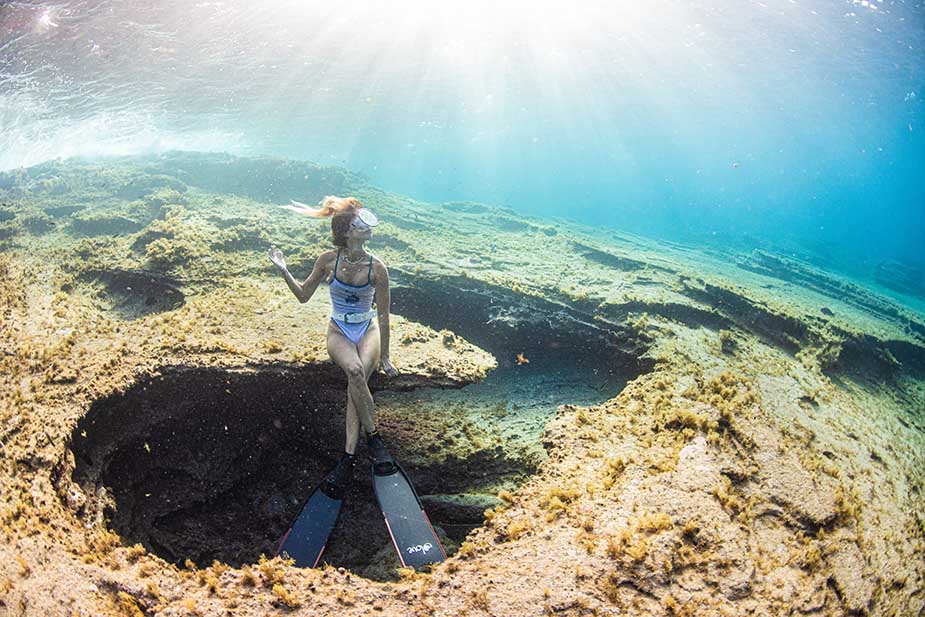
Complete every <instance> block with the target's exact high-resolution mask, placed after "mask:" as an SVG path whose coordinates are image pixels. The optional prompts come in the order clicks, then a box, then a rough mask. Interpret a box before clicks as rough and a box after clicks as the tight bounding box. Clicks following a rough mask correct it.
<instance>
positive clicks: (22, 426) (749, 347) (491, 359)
mask: <svg viewBox="0 0 925 617" xmlns="http://www.w3.org/2000/svg"><path fill="white" fill-rule="evenodd" d="M328 194H337V195H354V196H356V197H358V198H359V199H360V200H361V201H363V203H364V204H366V205H367V206H368V207H370V208H372V209H374V210H375V211H376V212H377V213H379V215H380V217H381V218H382V220H383V223H382V224H381V225H380V226H379V227H377V229H376V231H375V233H374V235H373V238H372V240H371V241H370V243H369V248H370V250H371V251H372V252H373V253H375V254H376V255H377V256H379V257H380V258H381V259H383V260H384V261H385V263H386V264H388V267H389V272H390V276H391V281H392V319H391V337H390V341H391V342H390V349H391V355H392V358H393V361H394V363H395V364H396V366H397V367H398V369H399V370H400V372H401V374H400V375H399V376H398V377H395V378H392V379H388V378H386V377H385V376H384V375H382V374H377V375H374V376H373V377H372V378H371V380H370V387H371V390H372V391H373V392H374V396H375V398H376V400H377V401H382V402H383V404H382V405H381V406H380V408H379V409H378V411H377V418H378V422H379V424H380V426H381V430H382V432H383V434H384V435H385V436H386V437H387V440H388V442H389V443H390V444H392V446H393V448H394V452H395V453H396V456H397V457H398V458H399V460H402V461H403V462H405V464H406V466H407V468H408V469H409V470H410V473H411V475H412V477H413V478H414V480H415V484H416V486H417V488H418V490H419V493H421V495H422V500H423V501H424V502H425V506H426V507H427V509H428V512H431V513H432V514H433V517H432V518H433V519H434V522H435V525H436V526H437V528H438V532H439V533H440V534H441V536H442V538H443V539H444V542H445V544H446V546H447V548H448V552H449V553H450V557H449V558H448V559H447V561H445V562H444V563H442V564H439V565H438V566H436V567H434V568H433V570H432V571H430V572H417V573H416V572H413V571H409V570H404V569H400V568H396V566H397V560H396V558H395V556H394V550H393V549H392V546H391V544H390V542H389V539H388V536H387V535H386V534H385V531H384V529H383V528H382V524H381V518H376V514H375V511H374V502H372V501H370V499H371V498H370V496H369V493H368V480H366V479H365V478H361V477H359V476H362V475H363V474H358V481H357V483H356V487H355V492H354V494H352V495H351V498H350V499H348V501H349V502H350V503H351V504H352V505H351V510H349V512H348V513H347V514H345V516H344V517H342V518H344V519H345V520H346V521H348V523H349V526H350V529H351V530H352V531H347V532H344V533H342V535H341V536H340V537H339V539H337V538H335V539H337V542H336V544H337V546H332V547H331V552H330V553H329V554H328V556H329V558H330V559H331V561H332V562H333V563H335V564H337V563H339V564H346V567H345V566H344V565H341V566H339V567H338V566H336V565H333V566H331V565H329V566H327V567H324V568H319V569H314V570H311V569H300V568H295V567H292V566H290V565H287V564H286V563H285V562H284V561H282V560H281V559H278V558H277V559H268V558H267V557H264V556H261V555H262V554H263V555H272V553H273V547H274V546H275V543H276V541H277V539H278V537H279V534H280V533H281V532H282V531H285V527H286V525H287V521H290V520H291V518H292V517H293V516H294V514H295V513H296V512H297V511H298V505H299V500H300V499H301V498H303V497H304V494H306V491H307V490H309V489H310V487H311V486H312V484H313V483H314V482H317V480H318V478H319V474H320V473H321V472H322V471H323V469H324V468H325V467H326V466H327V465H329V464H330V463H331V462H332V461H333V460H334V457H335V456H336V455H337V453H338V452H339V451H340V448H341V445H342V440H343V405H344V401H345V399H344V390H345V381H344V379H343V376H342V374H341V373H340V371H339V369H337V367H336V366H334V365H333V364H332V363H331V361H330V360H329V358H328V356H327V353H326V351H325V340H324V333H325V327H326V320H327V316H328V310H329V307H328V304H329V303H328V299H327V293H326V291H325V289H324V287H323V286H322V287H321V288H319V290H318V292H317V293H316V295H315V296H314V297H313V298H312V299H311V300H310V301H309V302H308V303H306V304H299V303H298V302H297V301H296V300H295V298H294V297H293V296H292V295H291V293H290V292H289V291H288V289H287V288H286V286H285V283H284V282H283V281H282V279H281V278H279V277H278V275H277V274H276V273H275V270H274V268H273V266H272V264H270V262H269V260H268V259H267V258H266V250H267V248H268V247H269V246H270V245H271V244H276V245H277V246H279V247H281V248H282V249H283V251H284V253H285V254H286V256H287V261H288V263H289V267H290V270H291V271H292V272H293V273H294V274H295V275H296V276H297V277H299V278H304V277H305V276H307V275H308V272H309V271H310V269H311V265H312V263H313V261H314V259H315V258H316V257H317V256H318V255H319V254H320V253H321V252H322V251H324V250H327V249H328V248H330V235H329V227H328V223H327V222H326V221H312V220H309V219H306V218H304V217H299V216H297V215H294V214H292V213H291V212H288V211H286V210H284V209H281V208H278V207H276V206H277V204H282V203H287V202H288V199H289V198H295V199H299V200H300V201H306V202H312V201H315V200H317V199H320V198H321V197H323V196H324V195H328ZM447 220H452V222H453V224H452V225H448V224H447ZM915 303H916V300H915V299H914V298H910V301H909V302H908V303H906V304H901V303H899V302H898V301H897V300H893V299H890V298H889V297H887V296H886V295H885V294H883V293H881V292H878V291H876V290H874V289H873V288H872V287H871V286H869V285H861V284H860V283H856V282H852V281H848V280H846V279H844V278H842V277H839V276H836V275H833V274H831V273H829V272H826V271H824V270H822V269H820V268H818V267H815V266H812V265H810V264H809V263H807V262H806V261H803V260H799V259H796V258H794V257H791V256H784V255H781V254H778V253H775V252H773V251H771V250H755V251H752V252H748V253H742V252H737V251H734V250H731V249H730V250H722V249H719V248H712V249H710V250H706V249H697V248H693V247H689V246H681V245H675V244H671V243H659V242H655V241H652V240H648V239H645V238H640V237H636V236H631V235H628V234H622V233H617V232H607V231H603V230H600V229H588V228H584V227H582V226H580V225H576V224H574V223H570V222H567V221H562V220H554V221H549V220H539V219H531V218H524V217H521V216H518V215H516V214H515V213H514V212H512V211H510V210H506V209H504V208H496V207H490V206H485V205H482V204H477V203H471V202H452V203H444V204H427V203H422V202H418V201H415V200H413V199H409V198H407V197H403V196H398V195H391V194H388V193H385V192H383V191H381V190H379V189H376V188H375V187H372V186H369V184H368V183H367V182H366V181H365V179H363V178H362V177H360V176H357V175H355V174H352V173H350V172H347V171H345V170H341V169H336V168H325V167H319V166H316V165H313V164H310V163H305V162H298V161H290V160H284V159H272V158H256V159H242V158H236V157H232V156H227V155H215V154H196V153H171V154H169V155H164V156H161V157H156V158H147V159H133V158H126V159H116V160H112V161H108V162H105V163H100V162H87V161H78V160H70V161H55V162H50V163H46V164H43V165H40V166H37V167H33V168H29V169H24V170H18V171H14V172H7V173H4V174H0V310H2V314H0V354H2V356H0V363H2V365H0V454H2V468H0V491H2V495H3V501H2V510H0V522H2V531H0V614H3V615H43V616H56V615H68V616H70V615H81V616H96V615H132V616H137V615H163V616H174V615H175V616H181V615H203V616H205V615H260V616H263V615H273V614H292V615H328V614H331V615H335V614H336V615H368V614H383V615H480V614H487V615H794V614H804V613H805V614H811V615H852V614H871V615H920V614H922V612H923V610H925V580H923V575H925V500H923V493H922V491H923V477H925V320H923V318H922V312H921V308H918V309H915V308H910V307H915V306H916V304H915ZM919 306H920V305H919ZM518 358H519V359H518ZM495 370H498V371H508V372H509V373H510V372H513V371H523V372H524V373H525V374H526V372H528V371H535V373H534V375H535V377H531V379H532V381H527V382H518V383H527V384H528V386H524V387H525V388H528V391H529V392H532V393H534V395H535V397H539V396H540V395H541V394H543V393H544V392H545V391H546V390H543V389H544V388H545V389H547V390H548V391H552V390H553V389H559V390H561V391H562V392H565V393H566V394H565V398H564V399H563V398H560V399H557V400H558V401H562V400H565V401H567V400H568V393H569V392H571V391H570V390H568V389H565V390H562V388H566V386H568V385H569V382H571V383H572V385H574V381H575V377H574V376H575V375H582V374H584V375H586V376H587V380H586V381H587V383H586V384H585V383H582V384H580V385H583V386H588V387H591V385H593V387H594V388H598V389H599V391H600V392H602V393H605V395H604V396H601V397H600V401H599V402H595V403H594V404H591V405H585V404H576V402H562V403H561V404H558V405H557V406H555V407H554V409H553V410H552V411H551V412H550V413H548V414H547V415H543V414H542V413H541V412H538V411H536V410H535V408H536V405H535V404H534V403H528V402H524V403H523V405H518V404H517V401H514V402H513V404H512V403H510V402H508V403H507V404H499V405H497V406H496V408H492V407H491V405H490V404H488V403H485V402H484V401H483V402H481V403H479V408H478V409H479V410H478V411H477V412H476V411H475V410H471V409H468V408H467V405H466V397H465V395H464V394H461V393H465V392H466V391H467V390H466V389H465V388H470V387H477V386H468V385H467V384H475V383H478V382H480V381H482V380H484V379H486V376H488V375H490V374H491V372H492V371H495ZM555 375H559V378H558V379H556V378H555ZM562 375H565V377H563V376H562ZM582 381H583V382H584V380H582ZM597 384H600V385H597ZM608 384H609V385H608ZM613 384H619V387H614V386H613ZM623 384H625V387H623ZM464 386H465V388H464ZM433 388H438V389H446V390H447V392H450V391H451V390H452V391H456V392H457V395H456V397H455V398H454V399H452V401H453V402H452V405H450V404H449V403H447V402H446V401H447V400H450V399H440V400H441V401H443V402H440V403H434V404H430V405H427V404H426V403H425V402H424V399H423V398H421V399H416V398H415V395H414V393H415V391H422V392H423V391H424V390H423V389H433ZM460 388H462V389H461V390H460ZM608 388H610V389H608ZM502 389H503V388H502ZM512 392H513V391H512ZM518 392H519V391H518ZM509 394H510V392H509ZM499 396H500V395H499ZM518 396H519V394H518ZM526 398H530V399H531V400H533V398H531V397H528V396H525V399H526ZM489 403H490V401H489ZM492 409H493V410H492ZM361 453H362V450H361ZM342 523H344V520H342ZM332 544H335V542H333V541H332Z"/></svg>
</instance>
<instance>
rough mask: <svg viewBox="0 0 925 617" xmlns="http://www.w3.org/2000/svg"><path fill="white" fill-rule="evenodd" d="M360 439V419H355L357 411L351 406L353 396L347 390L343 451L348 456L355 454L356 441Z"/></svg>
mask: <svg viewBox="0 0 925 617" xmlns="http://www.w3.org/2000/svg"><path fill="white" fill-rule="evenodd" d="M359 439H360V419H359V418H358V417H357V409H356V407H355V406H354V404H353V395H352V394H350V390H349V389H348V390H347V432H346V438H345V443H344V450H345V451H346V452H348V453H350V454H356V451H357V441H359Z"/></svg>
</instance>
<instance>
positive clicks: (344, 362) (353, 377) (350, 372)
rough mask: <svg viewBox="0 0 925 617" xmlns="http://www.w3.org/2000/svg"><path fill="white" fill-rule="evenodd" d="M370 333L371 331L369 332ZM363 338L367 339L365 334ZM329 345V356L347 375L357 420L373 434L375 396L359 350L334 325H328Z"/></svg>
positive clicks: (350, 399)
mask: <svg viewBox="0 0 925 617" xmlns="http://www.w3.org/2000/svg"><path fill="white" fill-rule="evenodd" d="M370 325H372V324H370ZM368 333H369V330H367V334H368ZM363 338H364V339H365V338H367V337H366V335H365V334H364V337H363ZM377 338H378V337H377ZM360 343H361V344H362V343H363V339H361V340H360ZM327 344H328V355H330V356H331V359H332V360H333V361H334V363H335V364H337V365H338V366H340V367H341V368H342V369H343V370H344V372H345V373H346V374H347V395H348V399H347V400H348V405H349V403H350V401H352V402H353V406H354V409H355V410H356V415H357V419H358V420H359V422H360V424H361V425H362V426H363V430H365V431H366V432H367V433H371V432H372V431H373V429H374V425H373V410H374V404H373V395H372V394H371V393H370V391H369V386H368V385H367V383H366V380H367V378H368V374H367V372H366V367H365V366H364V365H363V362H362V360H361V359H360V354H359V349H358V348H357V346H356V345H354V344H353V343H352V342H351V341H350V339H348V338H347V337H346V336H344V333H343V332H341V331H340V330H339V329H338V328H337V326H336V325H335V324H334V323H330V324H329V325H328V340H327Z"/></svg>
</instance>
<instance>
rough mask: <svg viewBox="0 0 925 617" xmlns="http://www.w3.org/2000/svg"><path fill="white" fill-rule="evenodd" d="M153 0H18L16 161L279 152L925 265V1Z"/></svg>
mask: <svg viewBox="0 0 925 617" xmlns="http://www.w3.org/2000/svg"><path fill="white" fill-rule="evenodd" d="M146 5H147V6H142V3H134V2H124V1H116V0H100V1H88V0H81V1H78V0H72V1H58V2H3V3H0V129H2V130H0V169H9V168H15V167H19V166H28V165H33V164H36V163H39V162H41V161H43V160H47V159H50V158H56V157H68V156H72V155H97V154H99V155H103V154H129V153H145V152H159V151H164V150H169V149H173V148H180V149H193V150H215V151H227V152H232V153H237V154H248V155H254V154H269V155H279V156H287V157H294V158H299V159H308V160H312V161H317V162H320V163H323V164H332V165H343V166H346V167H348V168H350V169H353V170H355V171H360V172H363V173H365V174H366V175H367V176H369V178H370V180H371V182H372V183H374V184H376V185H378V186H381V187H383V188H385V189H387V190H392V191H396V192H401V193H405V194H408V195H411V196H413V197H416V198H419V199H422V200H427V201H438V202H439V201H449V200H475V201H482V202H487V203H492V204H500V205H505V206H508V207H511V208H514V209H515V210H517V211H518V212H521V213H523V214H527V215H535V216H543V217H549V216H560V217H564V218H569V219H574V220H577V221H580V222H584V223H588V224H591V225H600V226H602V227H608V228H614V229H621V230H627V231H631V232H637V233H643V234H647V235H650V236H654V237H658V238H666V239H673V240H681V241H687V242H702V243H707V244H712V245H716V246H734V247H741V248H746V249H747V248H749V247H753V246H762V247H763V246H775V247H778V248H783V249H784V250H786V251H792V252H793V253H795V254H800V255H807V256H809V257H811V258H812V257H817V258H819V259H820V260H822V261H825V262H826V264H827V265H830V266H831V265H834V266H835V267H838V268H841V269H842V270H844V271H846V272H856V273H859V274H864V273H869V272H870V271H871V269H872V268H874V267H875V266H876V264H878V263H879V262H881V261H882V260H885V259H896V260H900V261H902V262H905V263H906V264H910V265H912V266H914V267H918V268H922V267H923V266H925V249H923V242H922V239H923V238H925V206H923V204H925V107H923V106H925V53H923V48H925V6H923V3H922V2H893V1H889V0H884V1H883V2H880V1H877V0H874V1H873V2H870V3H868V2H867V1H866V0H865V1H863V2H861V1H852V0H847V1H846V0H838V1H814V2H808V1H797V0H790V1H772V0H767V1H765V2H755V1H746V0H736V1H732V0H725V1H720V0H706V1H697V2H683V1H678V2H668V1H660V0H656V1H654V2H646V3H624V2H619V3H613V2H611V3H593V2H589V3H581V7H580V8H575V7H573V6H572V5H571V4H570V3H554V2H545V3H544V2H510V3H501V2H484V1H478V0H468V1H466V2H461V1H456V0H447V1H444V2H439V3H434V2H423V1H421V2H410V1H405V2H388V3H386V2H381V3H370V2H338V3H331V2H314V1H313V2H304V1H298V2H297V1H295V0H288V1H280V0H273V1H271V0H259V1H255V0H248V1H245V0H230V1H209V2H188V1H180V0H174V1H169V2H167V1H160V2H159V1H156V0H155V1H153V2H150V3H146ZM294 197H296V198H298V197H297V196H294Z"/></svg>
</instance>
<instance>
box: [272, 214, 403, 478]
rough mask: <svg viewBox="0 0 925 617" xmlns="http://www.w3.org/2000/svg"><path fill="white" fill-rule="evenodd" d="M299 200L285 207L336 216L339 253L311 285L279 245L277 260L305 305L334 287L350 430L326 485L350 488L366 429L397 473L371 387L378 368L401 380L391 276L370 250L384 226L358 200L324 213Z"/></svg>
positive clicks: (378, 454) (336, 352)
mask: <svg viewBox="0 0 925 617" xmlns="http://www.w3.org/2000/svg"><path fill="white" fill-rule="evenodd" d="M293 203H294V204H295V206H285V207H287V208H290V209H291V210H294V211H296V212H299V213H301V214H305V215H308V216H312V217H319V218H320V217H327V216H331V215H333V217H332V218H331V235H332V237H333V242H334V245H335V246H336V247H337V248H336V249H333V250H329V251H326V252H324V253H322V254H321V255H320V256H319V257H318V259H316V260H315V265H314V268H313V269H312V272H311V274H309V275H308V278H306V279H305V280H304V281H303V282H301V283H299V282H298V281H296V280H295V278H293V276H292V274H290V272H289V270H288V269H287V268H286V262H285V260H284V259H283V254H282V251H280V250H279V249H278V248H276V247H275V246H273V247H271V248H270V251H269V257H270V260H271V261H272V262H273V263H274V265H276V267H277V268H279V270H280V272H281V273H282V275H283V277H284V278H285V279H286V283H287V284H288V285H289V289H291V290H292V293H294V294H295V296H296V298H298V299H299V302H302V303H305V302H308V301H309V299H310V298H311V297H312V295H313V294H314V293H315V290H316V289H317V288H318V284H319V283H320V282H321V281H322V279H324V280H326V281H327V282H328V283H329V290H330V293H331V303H332V305H333V306H332V312H331V319H330V320H329V322H328V330H327V348H328V354H329V355H330V356H331V359H332V360H333V361H334V362H335V363H336V364H337V365H338V366H340V367H341V368H342V369H343V370H344V373H346V375H347V428H346V443H345V445H344V455H343V456H342V457H341V459H340V460H339V461H338V463H337V465H336V466H335V468H334V470H333V471H332V472H331V473H330V474H328V476H327V477H326V478H325V482H328V483H330V484H332V485H334V486H333V487H332V488H335V487H336V488H337V489H342V488H343V487H344V485H345V484H347V483H348V482H349V481H350V479H351V478H352V472H353V465H354V454H355V453H356V447H357V441H358V439H359V436H360V425H362V426H363V430H364V432H365V433H366V443H367V446H368V447H369V453H370V457H371V458H372V461H373V465H374V468H375V470H376V472H377V473H389V472H390V471H391V470H392V469H393V468H394V461H393V460H392V458H391V456H390V455H389V453H388V452H387V451H386V449H385V446H384V444H383V442H382V438H381V437H380V436H379V432H378V431H377V430H376V427H375V424H374V422H373V415H374V413H375V404H374V403H373V397H372V394H371V393H370V391H369V386H368V385H367V380H368V379H369V376H370V375H372V373H373V371H374V370H375V369H376V367H377V366H379V367H381V369H382V370H383V371H384V372H385V374H386V375H388V376H389V377H394V376H395V375H398V371H397V370H396V369H395V367H394V366H393V365H392V362H391V360H390V359H389V302H390V297H389V271H388V269H387V268H386V266H385V264H384V263H383V262H382V260H381V259H379V258H378V257H374V256H373V255H372V254H369V253H367V252H366V251H365V250H364V248H363V244H364V243H365V242H366V241H367V240H369V239H370V237H371V236H372V228H373V227H374V226H376V225H378V223H379V221H378V218H377V217H376V215H375V214H374V213H373V212H372V211H371V210H369V209H367V208H364V207H363V205H362V204H361V203H360V202H359V201H358V200H357V199H355V198H353V197H346V198H341V197H333V196H329V197H325V198H324V199H323V200H322V201H321V203H320V204H319V205H320V207H319V208H311V207H308V206H306V205H304V204H300V203H299V202H293ZM374 299H375V303H376V308H375V309H374V308H372V303H373V300H374ZM374 318H375V319H374Z"/></svg>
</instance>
